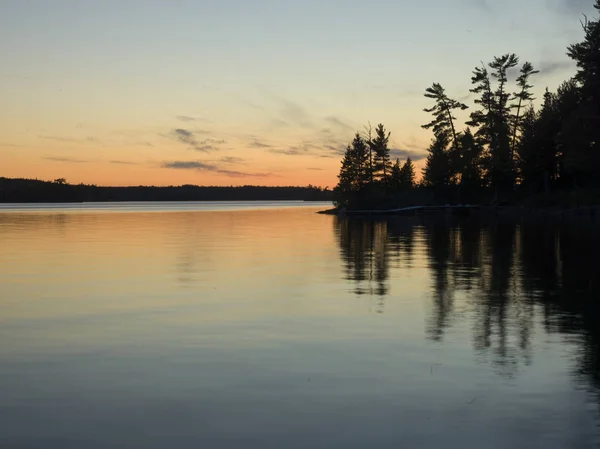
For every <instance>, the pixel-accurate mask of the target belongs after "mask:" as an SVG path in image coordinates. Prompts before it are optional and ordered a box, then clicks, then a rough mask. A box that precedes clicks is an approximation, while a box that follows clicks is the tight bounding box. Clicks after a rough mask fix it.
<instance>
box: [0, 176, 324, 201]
mask: <svg viewBox="0 0 600 449" xmlns="http://www.w3.org/2000/svg"><path fill="white" fill-rule="evenodd" d="M331 200H332V192H331V190H329V189H327V188H321V187H316V186H312V185H310V184H309V185H308V186H307V187H293V186H292V187H264V186H239V187H235V186H229V187H227V186H223V187H217V186H195V185H183V186H166V187H156V186H131V187H102V186H95V185H88V184H69V183H68V182H67V181H66V180H65V179H64V178H58V179H55V180H54V181H40V180H37V179H11V178H3V177H0V203H28V202H39V203H44V202H91V201H331Z"/></svg>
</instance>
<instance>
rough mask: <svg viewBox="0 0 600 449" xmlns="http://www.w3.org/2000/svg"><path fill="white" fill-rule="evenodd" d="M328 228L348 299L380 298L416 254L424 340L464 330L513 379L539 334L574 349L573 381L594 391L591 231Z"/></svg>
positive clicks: (596, 269)
mask: <svg viewBox="0 0 600 449" xmlns="http://www.w3.org/2000/svg"><path fill="white" fill-rule="evenodd" d="M335 229H336V234H337V237H338V243H339V246H340V255H341V258H342V261H343V264H344V266H345V278H346V279H348V280H351V281H353V283H354V288H355V292H356V293H357V294H371V295H377V296H379V297H381V300H382V299H383V296H384V295H386V294H388V292H389V289H390V287H389V280H390V278H392V279H393V278H396V277H400V276H402V275H406V274H405V273H407V272H408V270H406V269H407V268H410V267H412V266H413V265H414V260H415V254H416V253H419V255H421V254H423V255H424V257H425V263H426V266H427V268H428V269H429V271H430V289H429V292H430V298H431V299H430V301H431V302H430V304H431V309H430V312H429V313H428V316H427V324H426V335H427V337H428V338H430V339H431V340H434V341H438V342H442V341H443V340H444V338H445V334H446V333H447V331H448V330H449V329H450V328H451V327H452V326H454V325H468V326H469V328H470V329H471V338H472V342H473V350H474V351H475V353H476V354H478V358H479V359H481V360H487V361H488V362H489V363H491V364H492V365H493V366H494V367H495V369H497V371H498V372H499V373H500V374H502V375H507V376H514V375H516V374H517V373H518V372H519V369H520V367H521V366H523V365H528V364H529V363H531V359H532V349H531V346H532V339H533V332H534V330H535V328H536V326H538V328H539V329H541V330H542V331H544V332H547V333H559V334H561V335H567V336H571V337H572V340H573V341H577V342H579V343H580V349H579V351H578V365H577V367H576V368H575V370H574V371H575V374H576V375H577V376H586V377H587V378H588V379H589V380H591V381H592V382H593V383H594V384H595V385H596V386H598V387H599V388H600V327H599V326H598V325H597V322H598V318H599V317H600V306H599V305H598V300H600V294H599V293H600V260H599V259H600V233H598V232H597V225H596V226H595V225H594V223H592V222H587V223H586V222H578V223H566V222H548V220H546V221H542V220H522V221H520V222H517V221H516V220H508V219H501V218H497V217H426V216H424V217H421V218H418V219H415V218H403V217H396V218H393V219H391V220H360V219H341V218H338V219H336V220H335ZM390 272H391V274H390ZM459 304H460V307H459ZM380 305H383V302H380ZM458 309H460V311H459V312H457V310H458ZM380 311H383V308H381V309H380Z"/></svg>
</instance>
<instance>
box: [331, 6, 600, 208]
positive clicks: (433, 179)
mask: <svg viewBox="0 0 600 449" xmlns="http://www.w3.org/2000/svg"><path fill="white" fill-rule="evenodd" d="M594 7H595V9H596V10H599V11H600V0H595V5H594ZM582 28H583V40H582V41H581V42H579V43H576V44H573V45H570V46H568V48H567V55H568V56H569V57H570V58H571V59H572V60H573V61H574V62H575V64H576V67H577V71H576V74H575V75H574V76H573V77H572V78H571V79H569V80H567V81H565V82H563V83H562V84H561V85H560V86H559V87H558V89H557V90H556V92H550V91H549V90H548V89H546V91H545V93H544V96H543V99H542V100H543V101H542V102H541V105H540V106H539V107H538V108H536V107H535V106H534V104H533V101H534V100H535V98H534V96H533V94H532V89H533V85H532V82H533V79H534V78H535V75H537V74H538V73H539V71H538V70H536V69H535V68H534V67H533V65H532V64H531V63H530V62H524V63H522V64H520V59H519V57H518V56H517V55H516V54H513V53H508V54H505V55H502V56H497V57H494V58H493V59H492V60H491V62H489V63H487V64H483V63H482V65H481V66H478V67H475V69H474V70H473V75H472V77H471V84H472V87H471V89H470V90H469V92H470V94H471V95H474V96H475V99H474V106H473V107H469V106H467V105H466V104H464V103H462V102H461V101H458V100H456V99H454V98H452V97H450V96H449V95H448V94H447V93H446V90H445V89H444V87H443V86H442V85H441V84H440V83H437V82H436V83H433V84H432V85H431V86H430V87H428V88H427V89H426V90H425V94H424V95H425V97H426V98H427V99H428V100H431V101H432V104H431V106H430V107H428V108H425V109H424V111H425V112H427V113H429V114H431V120H430V121H429V122H428V123H426V124H424V125H423V126H422V127H423V128H425V129H428V130H431V131H432V133H433V138H432V141H431V144H430V146H429V148H428V156H427V160H426V164H425V167H424V169H423V172H422V174H423V176H422V180H421V182H420V183H419V184H418V185H417V184H415V182H414V167H413V165H412V162H411V161H410V159H408V160H407V161H406V163H405V164H404V165H401V164H400V163H399V161H397V162H396V164H395V165H393V166H392V165H391V163H390V158H389V149H388V147H387V144H388V140H389V136H390V134H389V132H387V131H386V130H385V127H384V126H383V125H379V126H378V127H377V128H376V129H375V136H374V137H373V138H371V132H370V131H371V128H370V127H369V128H367V133H366V134H364V135H362V136H361V135H359V134H358V133H357V134H356V136H355V138H354V140H353V142H352V143H351V144H350V145H349V146H348V148H347V150H346V153H345V155H344V159H343V161H342V167H341V169H340V174H339V183H338V186H337V187H336V189H335V190H334V192H335V198H336V201H337V202H338V204H340V205H347V206H351V205H352V204H353V203H354V202H355V200H356V198H363V199H364V198H365V197H370V198H371V199H373V198H376V197H377V196H378V195H379V196H381V195H382V194H383V195H388V196H389V195H390V194H391V193H393V192H402V191H407V190H411V189H413V190H414V188H415V187H418V188H420V189H425V190H427V191H429V192H431V193H432V194H433V195H434V196H435V197H437V198H438V199H440V200H445V201H447V200H449V199H452V200H456V201H490V202H496V203H497V202H505V201H512V200H517V199H519V198H524V197H526V196H528V195H529V196H532V195H538V194H545V195H548V194H551V193H554V192H559V191H573V190H575V189H578V190H582V189H583V190H586V189H587V190H592V191H597V189H598V188H599V187H600V148H599V146H600V20H599V19H598V18H596V19H594V20H588V18H587V17H586V16H584V20H583V21H582ZM515 70H518V71H519V72H518V76H517V77H516V80H515V81H514V82H512V83H511V82H509V78H510V77H509V75H510V74H511V73H512V72H513V71H515ZM467 110H469V111H467ZM457 111H467V112H466V113H465V114H467V115H468V120H467V121H465V122H464V124H460V123H459V122H458V120H457V117H456V115H455V114H456V112H457Z"/></svg>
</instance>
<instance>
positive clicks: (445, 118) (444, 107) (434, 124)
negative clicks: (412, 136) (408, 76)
mask: <svg viewBox="0 0 600 449" xmlns="http://www.w3.org/2000/svg"><path fill="white" fill-rule="evenodd" d="M425 97H427V98H431V99H433V100H435V104H434V105H433V106H432V107H431V108H426V109H424V111H425V112H428V113H431V114H433V120H432V121H431V122H429V123H427V124H426V125H423V126H422V127H423V128H424V129H431V128H433V134H434V135H438V134H442V133H443V134H449V135H450V137H451V138H452V146H453V147H454V148H456V146H457V135H456V128H455V126H454V121H455V120H456V117H454V116H453V115H452V111H453V110H455V109H460V110H461V111H464V110H465V109H468V106H467V105H466V104H464V103H461V102H459V101H456V100H453V99H452V98H448V96H447V95H446V92H445V90H444V88H443V87H442V86H441V84H438V83H433V85H432V86H431V87H428V88H427V89H426V90H425Z"/></svg>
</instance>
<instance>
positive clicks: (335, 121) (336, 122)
mask: <svg viewBox="0 0 600 449" xmlns="http://www.w3.org/2000/svg"><path fill="white" fill-rule="evenodd" d="M325 121H326V122H327V123H328V124H329V125H331V126H334V127H336V128H339V129H341V130H343V131H354V128H353V127H352V126H350V125H349V124H348V123H346V122H344V121H343V120H342V119H340V118H338V117H334V116H329V117H325Z"/></svg>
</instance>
